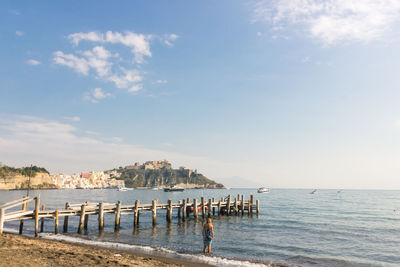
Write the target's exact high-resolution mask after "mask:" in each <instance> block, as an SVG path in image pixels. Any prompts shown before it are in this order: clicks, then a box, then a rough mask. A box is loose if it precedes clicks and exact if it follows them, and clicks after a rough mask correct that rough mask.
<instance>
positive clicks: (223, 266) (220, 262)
mask: <svg viewBox="0 0 400 267" xmlns="http://www.w3.org/2000/svg"><path fill="white" fill-rule="evenodd" d="M39 236H40V237H41V238H43V239H49V240H57V241H65V242H69V243H74V244H84V245H90V246H96V247H101V248H107V249H110V248H111V249H116V250H121V251H127V252H129V251H132V252H136V253H140V254H146V255H153V256H159V257H166V258H171V259H172V258H173V259H177V258H178V259H181V260H183V261H186V262H195V263H204V264H209V265H213V266H220V267H228V266H233V267H264V266H268V265H267V264H264V263H254V262H249V261H240V260H232V259H226V258H221V257H215V256H214V257H208V256H204V255H196V254H182V253H178V252H176V251H173V250H170V249H167V248H163V247H158V248H153V247H150V246H138V245H128V244H123V243H117V242H104V241H95V240H87V239H81V238H77V237H72V236H67V235H60V234H59V235H55V234H50V233H41V234H40V235H39ZM280 266H294V265H283V264H282V265H280Z"/></svg>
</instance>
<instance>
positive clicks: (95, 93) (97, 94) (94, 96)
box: [84, 88, 112, 103]
mask: <svg viewBox="0 0 400 267" xmlns="http://www.w3.org/2000/svg"><path fill="white" fill-rule="evenodd" d="M111 96H112V95H111V94H110V93H107V92H104V91H103V89H101V88H94V89H93V90H92V91H90V92H86V93H85V94H84V99H85V100H87V101H90V102H92V103H98V102H99V100H101V99H104V98H107V97H111Z"/></svg>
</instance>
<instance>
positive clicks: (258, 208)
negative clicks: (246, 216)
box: [256, 199, 260, 215]
mask: <svg viewBox="0 0 400 267" xmlns="http://www.w3.org/2000/svg"><path fill="white" fill-rule="evenodd" d="M256 213H257V215H258V214H259V213H260V200H259V199H257V200H256Z"/></svg>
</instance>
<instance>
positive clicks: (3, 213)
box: [0, 209, 5, 235]
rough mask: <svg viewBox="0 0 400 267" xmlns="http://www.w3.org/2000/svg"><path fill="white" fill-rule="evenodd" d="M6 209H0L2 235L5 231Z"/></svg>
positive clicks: (0, 231) (0, 232) (0, 230)
mask: <svg viewBox="0 0 400 267" xmlns="http://www.w3.org/2000/svg"><path fill="white" fill-rule="evenodd" d="M4 216H5V210H4V209H0V235H1V234H2V233H3V227H4Z"/></svg>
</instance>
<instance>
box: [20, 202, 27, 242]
mask: <svg viewBox="0 0 400 267" xmlns="http://www.w3.org/2000/svg"><path fill="white" fill-rule="evenodd" d="M22 211H26V202H24V203H22ZM23 229H24V220H20V221H19V234H20V235H21V234H22V231H23Z"/></svg>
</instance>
